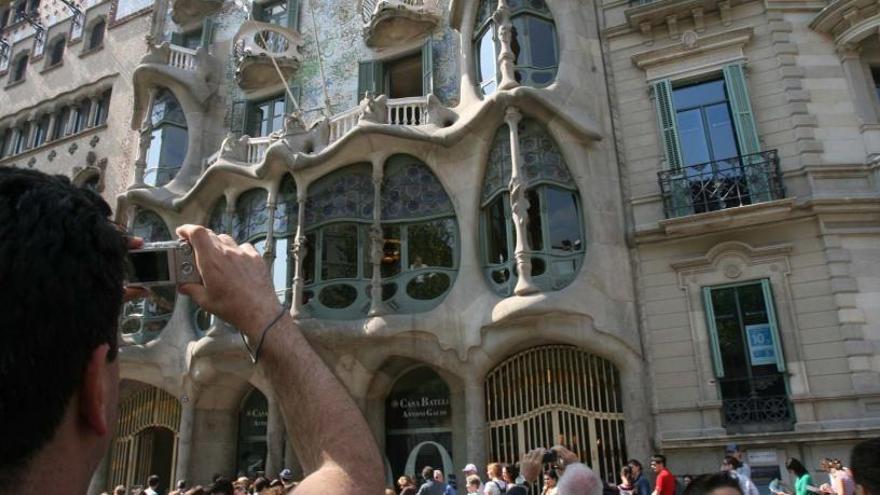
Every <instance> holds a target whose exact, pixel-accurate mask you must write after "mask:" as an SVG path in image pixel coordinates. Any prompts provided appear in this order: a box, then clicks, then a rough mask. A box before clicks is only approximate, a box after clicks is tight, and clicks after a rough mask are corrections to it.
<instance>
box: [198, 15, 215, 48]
mask: <svg viewBox="0 0 880 495" xmlns="http://www.w3.org/2000/svg"><path fill="white" fill-rule="evenodd" d="M213 39H214V18H213V17H211V16H208V17H205V20H204V21H203V22H202V40H201V43H200V44H201V46H202V48H204V49H205V50H207V49H208V48H209V47H210V46H211V41H212V40H213Z"/></svg>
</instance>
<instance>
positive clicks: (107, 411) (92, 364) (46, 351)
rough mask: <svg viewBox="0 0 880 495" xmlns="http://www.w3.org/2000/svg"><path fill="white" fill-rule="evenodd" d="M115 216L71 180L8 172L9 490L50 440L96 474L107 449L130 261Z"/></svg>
mask: <svg viewBox="0 0 880 495" xmlns="http://www.w3.org/2000/svg"><path fill="white" fill-rule="evenodd" d="M110 214H111V210H110V207H109V206H108V205H107V203H105V202H104V201H103V200H102V199H101V197H100V196H98V195H97V194H96V193H94V192H92V191H89V190H86V189H80V188H77V187H74V186H73V185H71V184H70V182H69V181H68V180H67V179H66V178H63V177H60V176H57V177H56V176H49V175H46V174H43V173H41V172H37V171H33V170H20V169H13V168H6V167H2V168H0V281H2V283H0V314H2V315H3V319H2V322H0V438H3V448H2V449H0V484H2V485H7V486H11V485H12V484H14V483H15V480H16V479H18V478H20V477H21V476H23V475H24V474H25V468H26V466H27V465H28V463H29V462H30V461H31V460H32V459H33V458H34V457H35V456H36V455H38V454H39V453H41V452H46V453H47V454H51V453H52V452H56V451H58V450H59V449H57V448H53V449H51V450H45V449H46V446H47V444H49V442H50V441H53V442H54V441H64V442H73V443H76V444H77V445H76V449H75V451H76V452H78V453H79V454H80V455H81V456H82V459H83V462H82V465H81V466H77V467H82V468H83V469H88V472H89V473H90V472H91V470H93V469H94V467H95V466H96V465H97V463H98V461H99V460H100V458H101V457H102V456H103V454H104V452H105V451H106V449H107V447H108V446H109V442H110V438H111V431H110V425H112V424H115V421H116V416H115V415H116V406H117V393H118V382H119V375H118V373H119V370H118V363H116V362H115V359H116V352H117V347H116V339H117V336H116V328H117V318H118V314H119V309H120V307H121V304H122V294H123V279H124V272H125V268H124V267H125V257H126V241H125V238H124V237H123V236H122V235H121V233H120V232H119V230H118V229H117V228H116V226H115V225H114V224H112V223H111V222H110V220H109V216H110ZM60 431H63V432H64V434H63V435H61V434H58V432H60ZM68 447H70V446H68Z"/></svg>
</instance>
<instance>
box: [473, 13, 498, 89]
mask: <svg viewBox="0 0 880 495" xmlns="http://www.w3.org/2000/svg"><path fill="white" fill-rule="evenodd" d="M494 38H495V28H494V27H492V26H489V27H488V28H487V29H486V31H485V32H484V33H483V34H482V35H481V36H480V38H479V41H478V42H477V47H478V48H477V49H478V52H477V53H478V55H477V60H478V62H479V65H478V66H477V68H478V74H477V79H478V80H479V81H480V90H481V91H482V92H483V94H484V95H490V94H492V93H494V92H495V88H496V83H495V74H496V70H495V40H494Z"/></svg>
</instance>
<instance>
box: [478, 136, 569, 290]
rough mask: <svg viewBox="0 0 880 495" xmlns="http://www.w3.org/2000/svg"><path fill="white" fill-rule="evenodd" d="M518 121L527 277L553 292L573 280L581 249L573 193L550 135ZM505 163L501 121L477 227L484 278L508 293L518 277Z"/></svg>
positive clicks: (506, 152) (508, 160)
mask: <svg viewBox="0 0 880 495" xmlns="http://www.w3.org/2000/svg"><path fill="white" fill-rule="evenodd" d="M519 125H520V129H519V138H520V150H521V153H522V157H523V162H524V163H523V169H524V175H525V178H524V179H525V182H526V199H527V200H528V203H529V208H528V212H527V215H528V229H527V237H528V241H529V248H530V251H529V252H528V253H527V255H528V256H529V257H530V259H531V265H532V271H531V275H532V280H533V282H534V283H535V284H536V285H537V286H538V287H540V288H541V289H542V290H545V291H551V290H559V289H562V288H563V287H565V286H567V285H568V284H569V283H571V281H572V280H574V277H575V275H576V274H577V271H578V269H579V268H580V264H581V262H582V261H583V256H584V250H585V249H586V246H585V242H584V236H583V229H582V225H583V213H582V211H581V207H580V199H579V193H578V190H577V187H576V186H575V185H574V179H573V178H572V177H571V174H570V173H569V171H568V167H567V166H566V164H565V160H564V159H563V157H562V154H561V152H560V151H559V148H558V147H557V146H556V143H555V142H554V141H553V138H551V137H550V136H549V135H548V134H547V132H546V131H545V130H544V129H543V128H542V127H541V126H540V124H538V123H537V122H536V121H534V120H529V119H526V120H523V121H522V122H521V123H520V124H519ZM511 166H512V165H511V157H510V130H509V129H508V128H507V126H506V125H505V126H502V127H501V128H500V129H499V130H498V132H497V134H496V135H495V141H494V142H493V144H492V148H491V150H490V152H489V164H488V166H487V168H486V176H485V178H484V180H483V191H482V201H481V204H482V219H481V220H482V221H481V229H480V230H481V238H482V239H483V255H482V256H483V267H484V270H485V272H486V277H487V279H488V281H489V284H490V285H491V286H492V287H493V288H494V289H495V291H496V292H498V293H499V294H500V295H502V296H509V295H511V294H513V288H514V287H515V286H516V280H517V278H518V275H517V271H516V263H515V261H514V247H515V234H514V232H515V231H514V226H513V214H512V211H511V206H510V193H509V192H508V184H509V182H510V175H511Z"/></svg>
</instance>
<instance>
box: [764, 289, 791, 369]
mask: <svg viewBox="0 0 880 495" xmlns="http://www.w3.org/2000/svg"><path fill="white" fill-rule="evenodd" d="M761 290H762V291H763V292H764V307H765V308H766V310H767V322H768V323H769V324H770V331H771V335H772V336H773V350H774V351H775V352H776V369H777V370H778V371H779V372H784V371H785V356H783V355H782V340H781V339H780V337H779V325H778V324H777V322H776V309H775V304H774V300H773V293H772V292H771V291H770V281H769V280H767V279H766V278H765V279H763V280H761Z"/></svg>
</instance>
